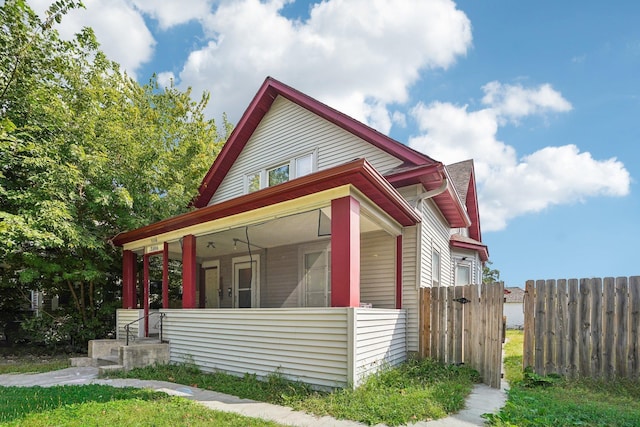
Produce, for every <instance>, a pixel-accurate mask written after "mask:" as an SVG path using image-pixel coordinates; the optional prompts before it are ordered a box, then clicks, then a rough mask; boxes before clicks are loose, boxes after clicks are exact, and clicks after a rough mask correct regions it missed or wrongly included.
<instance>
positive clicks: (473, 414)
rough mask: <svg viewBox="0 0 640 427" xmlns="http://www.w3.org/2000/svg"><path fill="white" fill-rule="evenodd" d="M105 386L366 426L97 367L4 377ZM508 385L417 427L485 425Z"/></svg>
mask: <svg viewBox="0 0 640 427" xmlns="http://www.w3.org/2000/svg"><path fill="white" fill-rule="evenodd" d="M82 384H105V385H110V386H113V387H138V388H150V389H153V390H156V391H161V392H164V393H167V394H170V395H173V396H181V397H185V398H187V399H191V400H194V401H197V402H200V403H201V404H203V405H204V406H206V407H207V408H210V409H216V410H219V411H226V412H235V413H238V414H241V415H246V416H248V417H255V418H262V419H265V420H271V421H275V422H278V423H281V424H286V425H292V426H300V427H325V426H335V427H356V426H358V427H360V426H363V425H364V424H361V423H358V422H355V421H345V420H337V419H335V418H331V417H316V416H313V415H309V414H306V413H304V412H299V411H294V410H292V409H291V408H286V407H283V406H277V405H272V404H269V403H264V402H256V401H254V400H249V399H240V398H238V397H235V396H230V395H228V394H223V393H217V392H214V391H208V390H202V389H199V388H196V387H188V386H185V385H181V384H175V383H171V382H167V381H147V380H137V379H99V378H98V369H97V368H93V367H78V368H67V369H62V370H59V371H52V372H46V373H42V374H4V375H0V386H22V387H30V386H42V387H50V386H54V385H82ZM504 385H505V384H504V383H503V388H502V389H501V390H496V389H492V388H490V387H488V386H486V385H484V384H478V385H476V386H475V387H474V389H473V391H472V392H471V394H470V395H469V397H468V398H467V401H466V408H465V409H464V410H462V411H460V412H459V413H457V414H454V415H452V416H449V417H447V418H443V419H440V420H435V421H420V422H418V423H415V424H411V426H415V427H454V426H456V427H465V426H482V425H483V424H484V419H483V418H481V415H482V414H484V413H488V412H496V411H497V410H498V409H500V408H501V407H502V406H503V405H504V402H505V399H506V395H505V393H504Z"/></svg>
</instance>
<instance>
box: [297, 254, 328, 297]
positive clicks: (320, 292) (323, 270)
mask: <svg viewBox="0 0 640 427" xmlns="http://www.w3.org/2000/svg"><path fill="white" fill-rule="evenodd" d="M329 254H330V252H328V251H326V250H321V251H310V252H305V253H304V255H303V260H302V262H303V284H304V305H305V306H306V307H329V306H330V305H331V283H330V282H331V280H330V277H331V256H330V255H329Z"/></svg>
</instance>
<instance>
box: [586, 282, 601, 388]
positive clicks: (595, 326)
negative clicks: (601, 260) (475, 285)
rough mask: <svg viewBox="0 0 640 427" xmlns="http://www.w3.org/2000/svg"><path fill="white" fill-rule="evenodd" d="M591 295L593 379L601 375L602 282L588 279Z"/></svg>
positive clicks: (590, 322)
mask: <svg viewBox="0 0 640 427" xmlns="http://www.w3.org/2000/svg"><path fill="white" fill-rule="evenodd" d="M588 283H589V287H590V293H591V320H590V321H589V324H590V326H591V344H590V347H591V368H590V372H591V375H592V376H593V377H599V376H600V375H601V373H602V346H601V341H602V326H601V325H602V321H601V320H600V312H601V311H602V280H601V279H590V280H589V281H588Z"/></svg>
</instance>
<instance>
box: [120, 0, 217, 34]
mask: <svg viewBox="0 0 640 427" xmlns="http://www.w3.org/2000/svg"><path fill="white" fill-rule="evenodd" d="M131 1H132V2H133V4H134V5H135V7H136V8H137V9H139V10H140V11H141V12H144V13H145V14H147V15H149V16H150V17H151V18H153V19H156V20H157V21H158V23H159V25H160V29H163V30H166V29H168V28H171V27H173V26H175V25H180V24H184V23H186V22H189V21H191V20H199V19H201V18H203V17H205V16H207V15H208V14H209V13H210V12H211V8H212V6H213V4H214V2H215V1H214V0H180V1H176V0H131Z"/></svg>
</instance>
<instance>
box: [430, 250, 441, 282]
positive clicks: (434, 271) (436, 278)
mask: <svg viewBox="0 0 640 427" xmlns="http://www.w3.org/2000/svg"><path fill="white" fill-rule="evenodd" d="M431 278H432V280H433V287H434V288H437V287H438V286H440V252H438V251H437V250H436V249H434V250H433V252H432V253H431Z"/></svg>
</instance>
